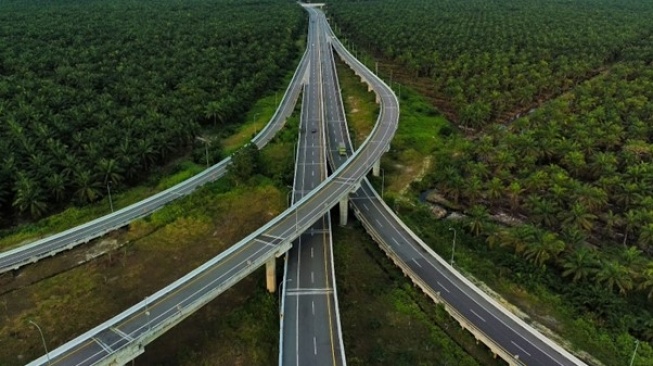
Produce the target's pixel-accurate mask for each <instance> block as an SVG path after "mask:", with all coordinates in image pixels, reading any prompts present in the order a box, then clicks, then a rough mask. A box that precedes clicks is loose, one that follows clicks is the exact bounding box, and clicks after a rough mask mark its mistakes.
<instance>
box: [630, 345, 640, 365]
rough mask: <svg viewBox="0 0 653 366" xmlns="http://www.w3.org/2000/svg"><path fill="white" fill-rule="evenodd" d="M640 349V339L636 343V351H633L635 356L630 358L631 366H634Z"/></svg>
mask: <svg viewBox="0 0 653 366" xmlns="http://www.w3.org/2000/svg"><path fill="white" fill-rule="evenodd" d="M638 347H639V339H638V340H636V341H635V350H634V351H633V356H632V357H631V358H630V364H629V366H633V362H635V356H637V348H638Z"/></svg>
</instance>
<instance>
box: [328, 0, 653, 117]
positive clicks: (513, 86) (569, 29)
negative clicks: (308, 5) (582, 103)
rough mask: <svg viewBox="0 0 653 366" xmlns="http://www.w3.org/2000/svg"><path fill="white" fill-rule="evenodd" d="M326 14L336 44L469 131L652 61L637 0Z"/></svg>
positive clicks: (390, 0)
mask: <svg viewBox="0 0 653 366" xmlns="http://www.w3.org/2000/svg"><path fill="white" fill-rule="evenodd" d="M332 4H333V5H332ZM328 11H329V14H330V16H331V17H332V19H333V20H334V21H335V23H336V24H337V25H338V27H339V28H341V29H342V31H343V34H344V35H345V36H346V37H349V38H351V39H352V40H353V41H354V43H355V44H357V45H358V46H359V47H362V48H365V49H366V50H367V51H368V52H370V53H372V54H374V55H375V56H378V57H379V58H382V59H387V60H389V62H392V63H395V64H397V65H398V66H399V67H398V68H399V69H402V70H407V72H408V73H409V74H411V75H412V76H411V77H412V78H413V79H415V80H412V81H409V83H411V82H412V83H416V82H417V80H419V84H420V86H421V85H424V88H426V89H428V90H429V92H431V93H433V94H434V95H435V102H436V104H437V106H438V107H439V108H440V109H441V110H443V111H444V112H448V113H447V115H448V116H450V117H452V118H453V119H454V120H456V121H457V122H458V123H459V124H461V125H463V126H466V127H469V128H474V129H476V128H480V127H482V126H485V125H486V124H487V123H489V122H495V121H505V120H508V119H510V118H511V117H512V116H514V115H516V114H518V113H523V112H524V111H528V110H529V109H530V108H532V107H533V106H534V105H536V104H538V103H539V102H541V101H543V100H546V99H549V98H551V97H552V96H556V95H559V94H560V93H562V92H563V91H565V90H568V89H570V88H571V87H573V86H574V85H576V84H577V83H579V82H581V81H583V80H585V79H587V78H589V77H592V76H594V75H596V74H597V73H599V72H601V71H602V70H604V68H605V65H608V64H611V63H613V62H614V61H617V60H622V59H624V58H627V57H629V56H632V55H633V54H634V53H635V54H638V55H637V57H638V59H648V60H651V59H653V53H651V50H650V49H648V48H645V47H644V48H642V47H641V45H645V44H646V40H649V41H650V36H651V34H652V32H653V23H651V22H650V19H651V17H653V4H651V3H650V2H644V1H639V0H624V1H619V2H615V1H611V0H580V1H569V2H560V1H550V0H514V1H501V0H490V1H488V0H463V1H460V0H439V1H420V0H381V1H352V0H334V1H333V2H332V3H330V4H329V8H328ZM643 41H644V42H643ZM630 46H633V47H635V50H633V51H625V50H626V49H627V48H628V47H630ZM397 71H400V70H397Z"/></svg>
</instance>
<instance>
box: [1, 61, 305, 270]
mask: <svg viewBox="0 0 653 366" xmlns="http://www.w3.org/2000/svg"><path fill="white" fill-rule="evenodd" d="M307 67H308V58H307V57H306V55H304V57H303V58H302V60H301V62H300V63H299V65H298V66H297V70H296V71H295V76H294V77H293V79H292V81H291V83H290V85H289V86H288V89H287V90H286V93H285V95H284V97H283V99H282V101H281V104H280V106H279V108H278V109H277V111H276V113H275V114H274V116H273V117H272V119H271V120H270V122H269V123H268V125H267V126H266V127H265V128H264V129H263V130H261V132H260V133H259V134H258V135H257V136H256V137H255V138H254V139H253V140H252V141H253V142H254V143H255V144H256V145H257V146H258V147H259V148H262V147H263V146H265V145H266V144H267V143H268V142H269V141H270V140H271V139H272V138H273V137H274V135H275V134H276V133H277V132H278V131H279V130H280V129H281V128H282V127H283V125H284V124H285V121H286V119H287V118H288V117H289V116H290V115H291V114H292V112H293V109H294V107H295V102H296V101H297V98H298V96H299V93H300V91H301V85H302V77H303V75H304V74H305V73H306V71H307ZM230 163H231V158H226V159H224V160H222V161H221V162H220V163H218V164H216V165H213V166H212V167H210V168H208V169H206V170H204V171H203V172H201V173H199V174H197V175H195V176H193V177H191V178H189V179H187V180H185V181H183V182H181V183H179V184H177V185H175V186H174V187H171V188H169V189H167V190H165V191H163V192H159V193H157V194H155V195H153V196H151V197H149V198H146V199H144V200H142V201H140V202H137V203H134V204H132V205H130V206H127V207H125V208H123V209H120V210H118V211H116V212H114V213H111V214H108V215H105V216H102V217H99V218H97V219H95V220H92V221H90V222H87V223H85V224H82V225H79V226H76V227H74V228H71V229H68V230H66V231H62V232H60V233H57V234H54V235H51V236H48V237H46V238H43V239H40V240H37V241H35V242H32V243H30V244H26V245H22V246H20V247H17V248H14V249H11V250H8V251H5V252H2V253H0V274H1V273H4V272H8V271H11V270H17V269H19V268H20V267H22V266H24V265H27V264H30V263H35V262H37V261H39V260H41V259H43V258H47V257H51V256H53V255H55V254H57V253H60V252H62V251H65V250H69V249H72V248H73V247H75V246H77V245H80V244H83V243H87V242H89V241H90V240H92V239H94V238H98V237H100V236H102V235H104V234H106V233H108V232H110V231H113V230H115V229H118V228H120V227H123V226H125V225H128V224H129V223H130V222H132V221H134V220H136V219H138V218H140V217H143V216H147V215H149V214H151V213H152V212H154V211H155V210H157V209H159V208H161V207H163V206H164V205H165V204H167V203H168V202H171V201H173V200H175V199H177V198H179V197H182V196H185V195H187V194H189V193H191V192H192V191H194V190H195V189H196V188H197V187H199V186H202V185H204V184H206V183H208V182H211V181H214V180H216V179H218V178H221V177H222V176H224V175H225V174H226V172H227V167H228V165H229V164H230Z"/></svg>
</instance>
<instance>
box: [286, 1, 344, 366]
mask: <svg viewBox="0 0 653 366" xmlns="http://www.w3.org/2000/svg"><path fill="white" fill-rule="evenodd" d="M308 11H309V16H310V18H311V22H310V23H309V58H310V60H311V72H310V76H309V80H308V83H307V85H306V88H305V90H304V91H305V94H304V98H303V102H302V119H301V121H300V129H299V130H300V133H299V142H298V148H297V151H298V153H297V161H296V166H295V180H294V185H293V198H301V197H303V195H304V192H309V191H311V190H312V189H314V188H315V187H317V186H318V185H319V184H320V182H322V181H323V180H324V179H325V178H326V174H327V168H326V156H325V151H324V135H323V130H324V128H323V124H324V118H323V117H324V115H323V114H324V112H323V108H322V106H323V103H322V100H323V95H322V94H323V93H322V70H321V65H322V64H321V50H322V44H323V43H324V39H323V37H324V34H323V32H319V28H318V26H317V23H316V22H315V19H316V15H317V14H316V13H314V12H312V11H311V10H310V9H308ZM331 261H332V255H331V222H330V217H329V214H328V213H327V214H325V215H324V216H322V217H321V218H320V219H319V220H318V221H317V222H315V223H314V224H313V225H312V226H311V227H310V228H308V230H306V231H305V232H304V233H303V234H302V235H301V236H300V237H299V238H298V239H297V240H295V241H294V242H293V247H292V248H291V249H290V250H289V251H288V252H287V254H286V258H285V262H284V263H285V267H284V278H283V280H282V283H283V284H284V286H282V302H281V307H282V308H281V319H280V340H281V341H280V343H281V346H280V349H279V352H280V353H279V365H280V366H283V365H287V366H291V365H292V366H296V365H325V366H327V365H329V366H334V365H344V364H345V362H344V349H343V347H342V333H341V332H340V327H339V319H338V317H337V316H336V314H337V297H336V296H335V291H334V290H335V289H334V287H333V285H332V284H333V282H334V277H333V273H332V271H331V269H332V267H333V266H332V265H331Z"/></svg>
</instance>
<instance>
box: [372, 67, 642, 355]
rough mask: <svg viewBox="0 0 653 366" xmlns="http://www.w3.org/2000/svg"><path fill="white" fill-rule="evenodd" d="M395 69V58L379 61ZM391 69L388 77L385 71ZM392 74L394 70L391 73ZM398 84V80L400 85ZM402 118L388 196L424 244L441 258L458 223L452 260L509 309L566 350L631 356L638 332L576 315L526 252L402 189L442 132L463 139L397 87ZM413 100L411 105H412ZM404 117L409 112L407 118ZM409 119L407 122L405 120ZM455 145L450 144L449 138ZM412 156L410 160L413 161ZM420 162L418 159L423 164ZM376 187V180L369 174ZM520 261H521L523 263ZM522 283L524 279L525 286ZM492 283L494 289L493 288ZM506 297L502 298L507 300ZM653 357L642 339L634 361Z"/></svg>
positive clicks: (388, 164)
mask: <svg viewBox="0 0 653 366" xmlns="http://www.w3.org/2000/svg"><path fill="white" fill-rule="evenodd" d="M361 58H362V59H363V60H365V61H366V64H367V65H368V67H373V66H374V58H372V57H370V56H369V55H362V56H361ZM384 68H385V69H386V70H393V69H394V67H393V66H392V65H387V64H386V65H384ZM389 75H390V73H389V72H388V74H387V75H383V73H382V77H383V76H385V77H384V78H385V79H388V78H389ZM395 75H396V73H395ZM398 90H399V88H398V87H395V91H396V92H398ZM401 90H402V91H401V112H402V120H401V123H400V126H399V130H398V132H397V136H396V138H395V139H394V140H393V144H392V150H391V151H390V153H389V154H386V156H385V157H384V159H383V160H382V167H383V168H384V170H385V200H386V201H387V202H388V203H389V204H390V205H391V206H393V207H395V209H397V210H398V213H399V215H400V217H401V218H402V220H404V222H405V223H406V224H408V226H409V227H411V228H412V229H413V230H414V231H415V232H416V233H417V234H418V235H419V236H420V237H421V238H422V239H423V240H424V241H425V242H426V243H427V244H428V245H429V246H431V247H432V248H433V249H434V250H435V251H436V252H437V253H440V254H441V255H442V256H444V257H449V256H450V255H451V240H452V235H451V231H449V227H451V226H453V227H456V228H457V229H458V230H457V233H458V238H457V242H456V253H455V255H456V263H457V266H458V268H459V269H461V270H462V272H464V273H465V274H466V276H468V277H470V278H472V279H473V280H474V281H475V282H477V283H479V284H480V285H481V286H482V287H484V288H486V290H487V291H488V292H490V293H492V294H493V296H495V297H497V298H500V299H501V300H500V301H501V302H503V303H505V305H506V306H507V307H509V308H510V309H511V310H512V311H513V312H515V313H517V314H519V315H520V316H522V317H524V318H526V319H527V322H529V323H532V324H533V325H534V326H535V327H536V328H540V329H541V330H542V331H543V332H545V333H547V334H549V335H550V336H551V337H552V338H554V339H556V340H557V342H558V343H561V344H566V346H565V347H566V348H567V349H572V350H577V351H578V353H579V355H580V356H581V357H582V358H583V359H584V360H585V361H586V362H589V363H590V364H597V365H599V364H604V365H617V364H624V363H625V362H628V361H629V360H630V357H631V356H632V352H633V350H634V348H635V338H633V337H632V336H630V335H629V334H627V333H625V332H624V333H614V332H609V331H607V330H606V329H605V328H604V327H602V326H601V324H600V322H597V321H596V317H595V316H594V315H593V314H578V312H577V311H576V310H575V309H574V308H573V307H572V306H571V305H569V304H568V303H567V301H566V300H565V298H564V297H563V296H562V295H561V294H559V293H556V292H554V291H552V290H551V289H550V288H548V287H547V286H546V285H544V284H541V285H532V284H533V283H535V282H537V281H538V278H539V279H540V280H541V279H542V278H541V277H542V276H543V273H542V271H523V270H522V268H519V266H524V265H525V263H522V262H524V260H523V259H520V258H517V257H516V256H515V255H514V254H511V253H508V252H507V251H505V250H503V251H502V250H496V248H495V249H493V250H490V249H489V248H488V247H487V244H486V243H485V242H483V241H482V240H479V239H477V238H474V237H472V236H471V235H467V233H465V229H464V228H463V225H462V224H461V223H458V222H452V221H449V220H436V219H435V218H434V217H433V216H432V215H431V212H430V210H429V209H428V208H427V207H426V206H424V205H422V204H420V203H419V202H418V199H417V198H418V195H419V193H420V192H416V191H410V190H405V188H408V186H407V184H408V183H410V181H412V180H413V179H415V178H419V176H420V174H419V172H418V171H423V170H426V169H427V168H428V164H429V161H430V159H431V156H432V155H433V154H430V153H429V152H431V151H435V149H441V148H442V146H444V144H439V143H438V141H442V140H441V139H443V138H455V139H457V138H461V137H460V136H459V135H458V134H457V133H454V128H453V127H451V126H450V125H449V124H448V123H447V122H446V121H445V120H444V118H442V117H439V116H438V115H439V114H438V113H437V111H436V110H435V109H434V108H433V107H432V106H431V105H430V104H429V102H427V101H426V100H425V98H423V97H422V96H421V95H419V94H417V93H415V92H412V91H411V90H408V89H407V88H406V87H403V88H402V89H401ZM410 104H413V106H414V107H412V108H411V106H410ZM414 110H419V111H421V112H423V114H424V115H427V116H431V117H432V119H431V120H428V119H420V118H417V116H415V117H414V119H410V117H409V116H410V114H411V113H412V111H414ZM407 117H408V119H407ZM409 121H410V122H409ZM449 145H450V146H452V147H451V148H452V149H455V144H449ZM411 162H413V163H411ZM420 162H422V164H421V166H420ZM373 182H374V183H375V185H376V187H377V189H379V190H380V187H381V179H378V178H375V179H373ZM497 263H502V264H505V263H510V265H511V266H516V267H514V272H517V273H525V272H528V273H530V275H529V276H530V278H529V279H523V278H514V277H513V275H512V274H513V271H511V270H507V271H506V270H502V271H500V272H498V271H497ZM520 263H522V264H520ZM481 278H482V279H483V281H482V282H481V281H478V280H476V279H481ZM524 283H529V284H531V285H529V286H528V287H527V286H525V285H524ZM490 289H491V290H490ZM504 299H505V300H504ZM651 362H653V351H652V350H651V347H650V346H648V345H645V344H641V345H640V346H639V348H638V354H637V357H636V358H635V361H634V365H648V364H650V363H651Z"/></svg>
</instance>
